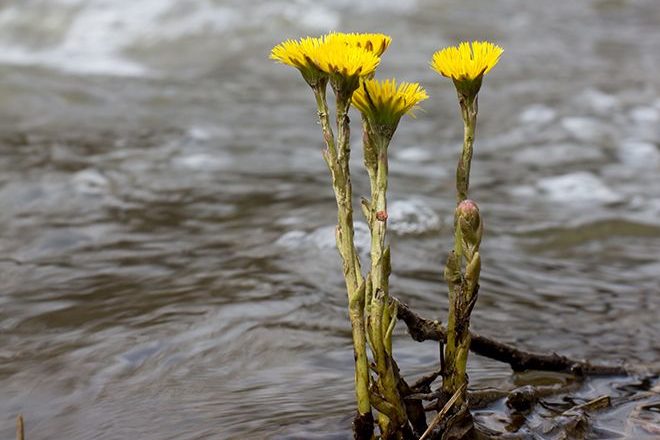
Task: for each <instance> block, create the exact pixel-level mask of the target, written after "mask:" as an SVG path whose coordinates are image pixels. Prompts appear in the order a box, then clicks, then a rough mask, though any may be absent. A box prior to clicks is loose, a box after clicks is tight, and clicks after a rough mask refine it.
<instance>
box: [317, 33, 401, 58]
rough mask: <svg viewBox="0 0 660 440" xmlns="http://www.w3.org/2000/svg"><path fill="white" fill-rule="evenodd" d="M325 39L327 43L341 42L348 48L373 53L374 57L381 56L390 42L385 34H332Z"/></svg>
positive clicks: (390, 38)
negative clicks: (357, 48)
mask: <svg viewBox="0 0 660 440" xmlns="http://www.w3.org/2000/svg"><path fill="white" fill-rule="evenodd" d="M326 38H327V40H328V41H334V40H337V41H343V42H344V43H345V44H347V45H348V46H354V47H359V48H362V49H364V50H367V51H369V52H373V53H374V54H375V55H376V56H381V55H382V54H383V52H385V50H387V48H388V47H389V46H390V43H391V42H392V37H390V36H389V35H385V34H359V33H350V34H345V33H341V32H333V33H330V34H328V35H327V36H326Z"/></svg>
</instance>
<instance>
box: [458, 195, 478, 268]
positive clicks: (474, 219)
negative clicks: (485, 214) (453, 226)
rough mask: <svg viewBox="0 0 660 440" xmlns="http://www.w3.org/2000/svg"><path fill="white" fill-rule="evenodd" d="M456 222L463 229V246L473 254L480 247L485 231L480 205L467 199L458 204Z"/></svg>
mask: <svg viewBox="0 0 660 440" xmlns="http://www.w3.org/2000/svg"><path fill="white" fill-rule="evenodd" d="M456 222H457V226H458V227H459V228H460V230H461V236H462V238H463V245H464V246H463V247H464V249H465V250H466V251H468V252H469V254H470V255H471V254H473V253H474V252H475V251H477V250H478V249H479V244H480V243H481V235H482V232H483V225H482V222H481V215H480V214H479V207H478V206H477V204H476V203H475V202H474V201H473V200H470V199H466V200H463V201H462V202H461V203H459V204H458V206H457V207H456Z"/></svg>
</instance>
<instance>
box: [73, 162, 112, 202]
mask: <svg viewBox="0 0 660 440" xmlns="http://www.w3.org/2000/svg"><path fill="white" fill-rule="evenodd" d="M71 183H72V184H73V187H74V188H75V190H76V191H78V192H79V193H81V194H85V195H91V196H97V195H103V194H108V193H109V192H110V187H111V184H110V179H108V178H107V177H106V176H104V175H103V174H102V173H101V172H100V171H99V170H97V169H95V168H87V169H84V170H81V171H78V172H77V173H75V174H74V175H73V176H72V177H71Z"/></svg>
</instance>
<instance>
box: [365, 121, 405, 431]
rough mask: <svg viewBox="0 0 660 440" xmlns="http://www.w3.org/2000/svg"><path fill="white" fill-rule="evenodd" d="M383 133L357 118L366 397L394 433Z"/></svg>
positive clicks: (397, 417) (398, 417) (401, 407)
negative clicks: (365, 265) (365, 257)
mask: <svg viewBox="0 0 660 440" xmlns="http://www.w3.org/2000/svg"><path fill="white" fill-rule="evenodd" d="M389 142H390V136H389V135H382V134H376V133H374V132H373V131H372V130H371V129H370V127H369V123H368V122H367V121H365V120H363V143H364V163H365V167H366V168H367V172H368V174H369V181H370V186H371V200H369V201H363V202H362V206H363V211H364V214H365V216H366V218H367V222H368V224H369V229H370V232H371V271H370V273H369V276H368V280H367V296H366V310H367V332H368V335H369V343H370V346H371V351H372V353H373V358H374V369H375V370H376V373H377V379H376V382H375V384H374V386H373V387H372V388H373V389H372V393H371V398H372V403H373V405H374V406H375V407H376V409H378V411H379V413H380V414H379V418H378V424H379V426H380V431H381V438H382V439H389V438H399V437H398V436H400V435H401V434H402V431H405V430H406V429H407V427H408V418H407V415H406V409H405V404H404V402H403V399H402V398H401V396H400V393H399V389H398V383H399V377H398V372H397V371H396V366H395V363H394V359H393V357H392V332H393V330H394V326H395V324H396V315H397V313H396V304H395V303H394V302H393V301H392V300H391V298H390V296H389V275H390V272H391V266H390V251H389V247H388V246H387V245H386V235H387V217H388V215H387V183H388V182H387V181H388V157H387V150H388V146H389Z"/></svg>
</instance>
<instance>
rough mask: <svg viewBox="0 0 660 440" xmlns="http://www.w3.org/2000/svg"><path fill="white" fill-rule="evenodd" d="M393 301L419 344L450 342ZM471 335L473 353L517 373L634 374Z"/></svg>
mask: <svg viewBox="0 0 660 440" xmlns="http://www.w3.org/2000/svg"><path fill="white" fill-rule="evenodd" d="M393 299H394V300H395V301H396V302H397V313H398V316H399V319H401V320H402V321H403V322H405V323H406V326H408V332H409V333H410V336H411V337H412V338H413V339H414V340H415V341H417V342H422V341H446V339H447V330H446V329H445V327H443V326H442V325H441V324H440V323H438V321H432V320H430V319H424V318H422V317H421V316H419V315H418V314H417V313H415V312H414V311H412V310H411V309H410V307H408V306H407V305H406V304H404V303H402V302H401V301H399V300H398V299H396V298H394V297H393ZM470 335H471V342H470V350H471V351H473V352H474V353H476V354H478V355H480V356H485V357H488V358H491V359H495V360H496V361H500V362H505V363H507V364H509V365H511V368H512V369H513V370H514V371H525V370H541V371H557V372H563V373H571V374H577V375H585V376H617V375H623V376H627V375H628V374H630V373H629V370H628V369H627V368H626V367H624V366H621V365H612V366H610V365H594V364H591V363H590V362H585V361H580V360H576V359H571V358H568V357H566V356H561V355H558V354H556V353H552V354H546V353H533V352H529V351H524V350H520V349H518V348H516V347H514V346H513V345H510V344H506V343H504V342H500V341H497V340H495V339H491V338H488V337H486V336H481V335H479V334H478V333H475V332H470Z"/></svg>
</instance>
